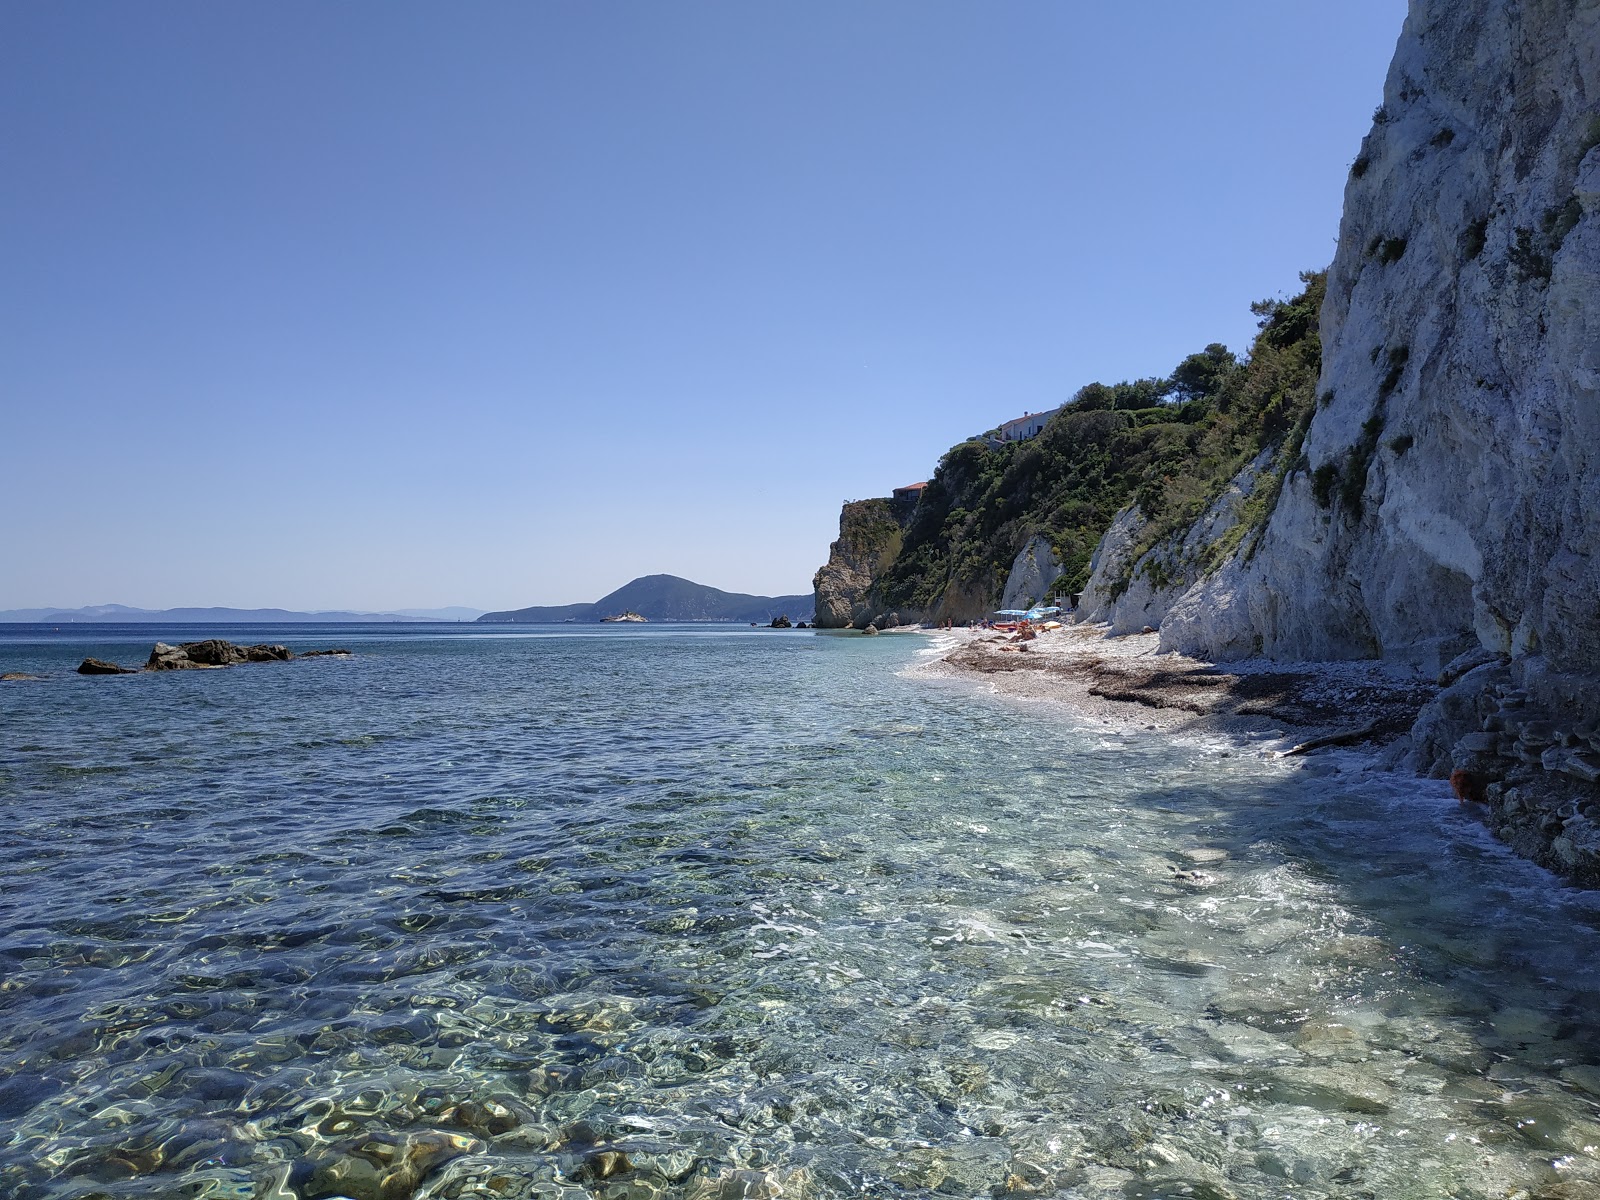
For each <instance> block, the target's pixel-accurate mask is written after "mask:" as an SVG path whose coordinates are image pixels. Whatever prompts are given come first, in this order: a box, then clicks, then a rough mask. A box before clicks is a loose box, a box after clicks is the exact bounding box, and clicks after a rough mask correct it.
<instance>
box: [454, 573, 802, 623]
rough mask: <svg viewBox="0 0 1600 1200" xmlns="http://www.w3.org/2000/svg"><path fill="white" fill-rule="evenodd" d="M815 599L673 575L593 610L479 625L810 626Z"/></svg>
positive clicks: (619, 593) (487, 617) (565, 608)
mask: <svg viewBox="0 0 1600 1200" xmlns="http://www.w3.org/2000/svg"><path fill="white" fill-rule="evenodd" d="M812 600H813V597H812V595H811V594H810V593H809V592H808V593H806V594H805V595H803V596H747V595H744V594H743V593H741V592H724V591H721V590H719V589H717V588H714V587H707V586H706V585H705V584H703V583H693V582H691V581H690V580H687V579H680V578H678V576H676V575H645V576H643V577H641V578H639V579H635V580H634V581H633V582H632V583H625V584H623V585H622V586H621V587H619V588H618V589H617V590H616V591H614V592H612V593H611V594H610V595H609V596H602V597H601V598H600V599H599V600H596V601H595V602H594V603H593V604H559V605H554V606H546V607H534V608H519V609H515V610H512V611H509V612H491V613H484V614H483V616H481V617H479V618H478V620H479V621H484V622H495V623H506V622H513V623H516V624H529V623H540V624H543V623H552V622H564V621H573V622H579V623H583V624H590V623H594V622H598V621H599V620H601V618H603V617H614V616H617V615H618V614H620V613H625V612H636V613H638V614H639V615H640V616H641V617H644V618H646V619H648V620H651V621H739V622H749V621H760V622H762V623H763V624H765V623H766V622H767V621H770V620H772V618H773V617H776V616H779V615H780V614H782V615H786V616H788V617H789V618H790V619H791V620H796V621H809V620H810V619H811V611H812V608H813V603H812Z"/></svg>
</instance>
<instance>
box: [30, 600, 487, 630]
mask: <svg viewBox="0 0 1600 1200" xmlns="http://www.w3.org/2000/svg"><path fill="white" fill-rule="evenodd" d="M482 611H483V610H482V609H479V608H403V609H399V610H397V611H394V612H382V613H358V612H344V611H342V610H341V611H338V612H293V611H291V610H289V609H286V608H161V609H150V608H129V607H128V606H127V605H124V604H96V605H94V606H92V607H89V608H12V609H0V622H26V623H28V624H36V625H68V624H72V625H81V624H90V623H98V624H117V625H131V624H135V623H144V622H163V623H165V624H169V625H171V624H180V625H181V624H193V625H242V624H250V625H284V624H290V623H317V624H334V623H344V622H362V623H365V624H371V623H373V622H376V621H383V622H400V621H472V620H476V619H477V618H478V616H479V614H481V613H482Z"/></svg>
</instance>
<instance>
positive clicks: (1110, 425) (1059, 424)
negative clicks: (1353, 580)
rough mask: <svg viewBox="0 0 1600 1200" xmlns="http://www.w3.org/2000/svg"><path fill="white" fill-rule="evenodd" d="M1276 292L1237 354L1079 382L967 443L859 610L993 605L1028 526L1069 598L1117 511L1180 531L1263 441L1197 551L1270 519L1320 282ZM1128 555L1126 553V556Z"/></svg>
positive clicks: (1301, 404)
mask: <svg viewBox="0 0 1600 1200" xmlns="http://www.w3.org/2000/svg"><path fill="white" fill-rule="evenodd" d="M1300 278H1301V282H1302V283H1303V284H1304V288H1303V290H1302V291H1301V292H1300V294H1299V295H1297V296H1295V297H1294V298H1293V299H1290V300H1268V301H1262V302H1260V303H1257V304H1254V305H1252V306H1251V309H1252V311H1253V312H1255V313H1256V314H1257V315H1258V316H1259V317H1260V318H1261V321H1260V332H1259V333H1258V334H1257V335H1256V339H1255V342H1254V344H1253V345H1252V347H1251V349H1250V352H1249V354H1248V355H1247V356H1246V357H1245V358H1243V359H1238V358H1236V357H1235V356H1234V355H1232V354H1231V353H1229V352H1228V350H1227V349H1226V347H1223V346H1220V345H1216V344H1213V345H1211V346H1208V347H1206V348H1205V349H1204V350H1203V351H1200V352H1199V353H1197V354H1193V355H1190V356H1189V357H1188V358H1186V359H1184V361H1183V362H1182V363H1180V364H1178V366H1177V368H1176V369H1175V370H1174V371H1173V373H1172V375H1171V376H1169V377H1168V378H1166V379H1144V380H1136V381H1133V382H1127V383H1120V384H1114V385H1106V384H1100V383H1092V384H1089V385H1088V386H1086V387H1084V388H1082V389H1080V390H1079V392H1078V393H1077V395H1076V396H1074V397H1073V399H1072V401H1071V402H1070V403H1068V404H1067V405H1065V406H1064V407H1063V408H1062V410H1061V412H1059V413H1058V414H1057V415H1056V416H1055V417H1053V418H1052V419H1051V421H1050V423H1049V424H1048V425H1047V426H1046V427H1045V428H1044V430H1043V431H1042V432H1041V433H1040V434H1039V435H1038V436H1037V437H1035V438H1033V439H1031V440H1029V441H1025V442H1013V443H1008V444H1004V445H998V446H996V445H992V444H990V443H987V442H985V441H980V440H973V441H967V442H963V443H961V444H960V445H959V446H955V447H954V448H952V449H951V450H950V451H949V452H948V453H947V454H946V455H945V456H944V458H943V460H941V462H940V463H939V467H938V470H937V471H935V472H934V476H933V478H932V479H931V480H930V481H929V483H928V487H927V489H926V490H925V491H924V492H923V495H922V500H921V502H920V503H919V504H918V505H917V507H916V510H915V512H914V513H913V515H912V517H911V520H910V523H909V525H908V526H907V528H906V530H905V534H904V538H903V542H902V545H901V547H900V552H899V554H898V555H897V556H896V557H895V558H894V560H893V562H892V563H890V564H889V565H888V566H887V567H886V568H885V569H883V570H881V571H880V572H878V573H876V576H875V579H874V583H873V587H872V593H873V594H872V597H871V602H872V604H873V605H874V606H875V607H877V608H878V609H879V610H880V611H888V610H899V611H901V612H904V613H913V612H915V613H920V614H922V615H923V616H924V617H938V616H952V617H955V618H957V619H962V618H965V617H969V616H976V615H978V614H979V613H981V612H983V611H984V610H986V609H989V608H992V607H993V606H994V604H995V603H996V602H997V600H998V598H999V596H1000V593H1001V591H1002V589H1003V588H1004V586H1005V580H1006V575H1007V573H1008V572H1009V571H1010V569H1011V563H1012V560H1013V558H1015V556H1016V554H1017V551H1018V550H1019V549H1021V547H1022V546H1023V544H1024V543H1025V542H1027V540H1028V539H1029V538H1030V537H1032V536H1033V535H1034V534H1042V535H1043V536H1044V537H1045V538H1046V539H1048V540H1049V542H1050V544H1051V545H1052V547H1053V548H1054V550H1055V553H1056V556H1057V558H1058V560H1059V561H1060V562H1061V564H1062V566H1063V567H1064V568H1065V574H1064V575H1063V576H1062V579H1061V581H1060V584H1059V589H1060V590H1061V591H1062V592H1077V591H1080V590H1081V589H1082V588H1083V585H1084V583H1085V582H1086V581H1087V579H1088V577H1089V559H1090V556H1091V555H1092V554H1093V552H1094V549H1095V546H1096V545H1097V544H1098V542H1099V541H1100V537H1101V535H1102V534H1103V533H1104V532H1105V531H1106V527H1107V526H1108V525H1110V523H1111V520H1112V518H1113V517H1114V516H1115V515H1116V513H1117V512H1118V510H1120V509H1121V508H1123V507H1124V506H1126V505H1128V504H1130V503H1137V504H1138V506H1139V509H1140V511H1141V513H1142V515H1143V516H1144V517H1145V518H1146V521H1147V524H1146V525H1145V526H1144V529H1143V530H1142V534H1141V538H1140V543H1141V547H1142V548H1149V547H1153V546H1155V545H1157V544H1159V543H1161V542H1162V541H1165V540H1167V539H1169V538H1171V537H1173V536H1174V535H1177V536H1181V535H1182V532H1183V531H1184V530H1186V529H1187V528H1188V527H1189V526H1190V525H1191V524H1192V523H1193V522H1194V521H1195V519H1196V518H1198V517H1199V516H1200V514H1201V513H1202V512H1203V511H1204V509H1205V507H1206V505H1207V504H1208V503H1210V501H1211V500H1212V499H1214V498H1215V497H1216V496H1217V495H1219V494H1220V493H1221V492H1222V490H1223V489H1224V488H1225V487H1226V486H1227V485H1228V482H1229V481H1230V480H1231V479H1232V478H1233V477H1234V476H1235V475H1236V474H1238V472H1239V471H1240V470H1241V469H1242V468H1243V467H1244V466H1245V464H1247V463H1248V462H1250V460H1251V459H1253V458H1255V457H1256V456H1257V455H1258V454H1260V452H1261V451H1262V450H1265V449H1268V448H1272V447H1276V448H1277V452H1276V454H1275V455H1274V457H1273V459H1272V465H1271V467H1270V468H1269V472H1268V476H1269V477H1268V478H1267V479H1265V480H1263V482H1262V485H1261V486H1259V487H1258V488H1257V489H1256V490H1255V492H1254V493H1253V494H1252V496H1251V500H1250V509H1249V511H1248V514H1247V519H1246V520H1245V521H1244V522H1243V523H1241V525H1239V526H1237V527H1236V528H1235V529H1233V530H1231V531H1230V532H1229V534H1228V535H1227V537H1226V539H1225V541H1226V545H1222V544H1218V545H1217V546H1213V547H1211V548H1210V549H1209V551H1208V553H1209V554H1210V556H1211V560H1212V561H1211V562H1210V563H1208V564H1207V565H1215V564H1216V563H1217V562H1220V561H1222V560H1223V559H1224V558H1225V557H1227V556H1228V555H1230V554H1231V553H1233V552H1234V550H1235V549H1237V548H1239V547H1240V546H1241V545H1244V547H1245V550H1246V552H1248V550H1249V546H1248V545H1246V544H1245V543H1246V539H1250V538H1252V537H1253V536H1254V534H1255V533H1256V532H1257V531H1258V530H1259V528H1260V526H1261V525H1262V524H1263V523H1264V522H1265V520H1266V518H1267V516H1269V515H1270V514H1271V511H1272V506H1273V505H1274V504H1275V503H1276V502H1277V495H1278V485H1279V483H1280V482H1281V480H1282V477H1283V475H1284V473H1285V472H1286V471H1287V470H1289V469H1290V468H1291V467H1292V466H1293V465H1294V463H1295V460H1296V459H1297V458H1298V456H1299V452H1300V440H1301V438H1302V436H1303V435H1304V432H1305V428H1306V425H1307V424H1308V423H1309V421H1310V417H1311V413H1312V411H1313V409H1314V408H1315V404H1316V401H1315V394H1316V386H1317V376H1318V372H1319V370H1320V368H1321V361H1322V345H1321V340H1320V338H1319V336H1318V332H1317V325H1318V314H1319V312H1320V309H1321V307H1322V297H1323V290H1324V285H1325V276H1324V274H1323V273H1321V272H1307V273H1304V274H1302V275H1301V277H1300ZM1136 558H1137V555H1134V556H1133V558H1130V560H1129V561H1130V562H1131V561H1134V560H1135V559H1136Z"/></svg>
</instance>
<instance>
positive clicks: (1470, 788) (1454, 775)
mask: <svg viewBox="0 0 1600 1200" xmlns="http://www.w3.org/2000/svg"><path fill="white" fill-rule="evenodd" d="M1450 790H1451V791H1453V792H1454V793H1455V794H1456V799H1457V800H1459V801H1461V803H1462V804H1465V803H1466V802H1467V801H1468V800H1471V801H1472V802H1473V803H1474V804H1482V803H1483V785H1482V784H1480V783H1479V782H1478V780H1477V777H1476V776H1474V775H1472V774H1471V773H1470V772H1468V771H1463V770H1462V769H1461V768H1460V767H1457V768H1456V769H1455V770H1454V771H1451V772H1450Z"/></svg>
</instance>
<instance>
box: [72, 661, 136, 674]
mask: <svg viewBox="0 0 1600 1200" xmlns="http://www.w3.org/2000/svg"><path fill="white" fill-rule="evenodd" d="M138 673H139V672H138V671H137V670H135V669H134V668H133V667H124V666H119V665H118V664H117V663H114V662H107V661H106V660H105V659H103V658H86V659H84V660H83V661H82V662H81V663H79V664H78V674H79V675H137V674H138Z"/></svg>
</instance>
